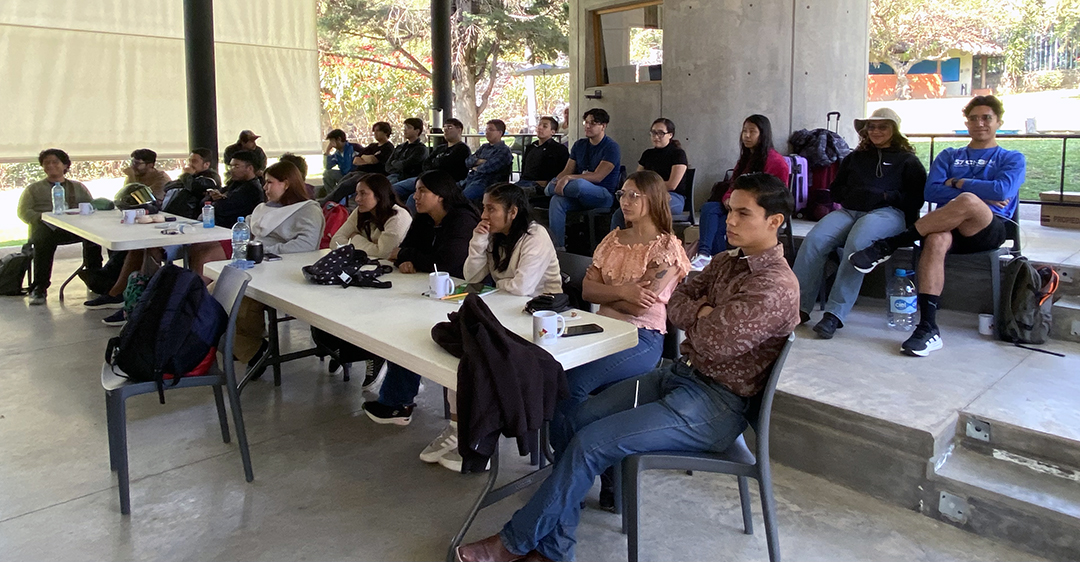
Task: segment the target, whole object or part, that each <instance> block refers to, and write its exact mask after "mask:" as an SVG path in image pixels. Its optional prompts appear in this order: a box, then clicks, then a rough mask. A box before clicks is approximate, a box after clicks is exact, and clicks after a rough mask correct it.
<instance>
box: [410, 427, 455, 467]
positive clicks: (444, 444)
mask: <svg viewBox="0 0 1080 562" xmlns="http://www.w3.org/2000/svg"><path fill="white" fill-rule="evenodd" d="M450 451H454V454H457V422H455V421H452V422H450V425H448V426H446V429H444V430H443V432H442V433H440V434H439V436H438V437H436V438H435V440H433V441H432V442H431V443H428V446H427V447H424V450H423V451H421V452H420V460H422V461H424V462H428V463H436V462H439V459H441V458H442V457H443V455H446V454H447V453H449V452H450ZM458 467H459V468H458V470H460V467H461V457H458Z"/></svg>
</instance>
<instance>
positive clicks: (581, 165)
mask: <svg viewBox="0 0 1080 562" xmlns="http://www.w3.org/2000/svg"><path fill="white" fill-rule="evenodd" d="M570 159H571V160H573V161H574V163H575V164H576V165H577V169H576V170H575V173H577V174H584V173H586V172H592V171H595V170H596V168H597V167H599V166H600V163H601V162H611V163H612V164H614V165H615V166H614V167H613V168H612V169H611V173H609V174H608V175H607V176H606V177H605V178H604V179H602V180H600V182H598V183H597V185H599V186H601V187H604V188H607V190H608V191H610V192H612V193H614V192H615V190H616V189H618V188H619V164H620V162H621V161H622V153H621V152H620V151H619V143H617V142H615V141H613V140H611V137H609V136H606V135H605V136H604V139H603V140H601V141H600V142H599V143H598V144H597V145H596V146H593V144H592V143H591V142H589V139H581V140H579V141H577V142H575V143H574V148H571V149H570Z"/></svg>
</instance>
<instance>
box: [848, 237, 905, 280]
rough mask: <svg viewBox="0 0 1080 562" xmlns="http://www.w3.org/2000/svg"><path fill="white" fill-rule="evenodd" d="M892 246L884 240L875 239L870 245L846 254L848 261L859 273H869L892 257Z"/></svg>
mask: <svg viewBox="0 0 1080 562" xmlns="http://www.w3.org/2000/svg"><path fill="white" fill-rule="evenodd" d="M894 251H895V250H893V249H892V248H890V247H889V245H888V244H887V243H885V241H884V240H875V241H874V243H873V244H870V246H868V247H866V248H863V249H861V250H859V251H858V252H855V253H853V254H851V255H849V256H848V261H849V262H851V265H852V266H853V267H854V268H855V269H856V270H857V271H858V272H859V273H870V272H871V271H873V270H874V268H875V267H877V266H878V265H880V264H883V263H885V262H887V261H889V258H891V257H892V255H893V252H894Z"/></svg>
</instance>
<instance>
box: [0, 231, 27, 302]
mask: <svg viewBox="0 0 1080 562" xmlns="http://www.w3.org/2000/svg"><path fill="white" fill-rule="evenodd" d="M33 255H34V251H33V249H32V246H30V245H29V244H27V245H25V246H23V247H22V251H19V252H16V253H14V254H8V255H6V256H4V257H3V258H2V259H0V295H4V296H14V295H22V294H25V293H26V291H25V289H23V279H25V278H26V274H27V272H29V271H30V267H31V265H32V263H33V261H34V260H33Z"/></svg>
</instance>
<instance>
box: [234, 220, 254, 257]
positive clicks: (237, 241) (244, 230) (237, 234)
mask: <svg viewBox="0 0 1080 562" xmlns="http://www.w3.org/2000/svg"><path fill="white" fill-rule="evenodd" d="M248 240H251V229H250V228H248V225H247V223H245V222H244V217H239V218H237V219H236V224H234V225H233V227H232V257H233V261H234V262H239V261H245V260H247V244H248Z"/></svg>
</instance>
